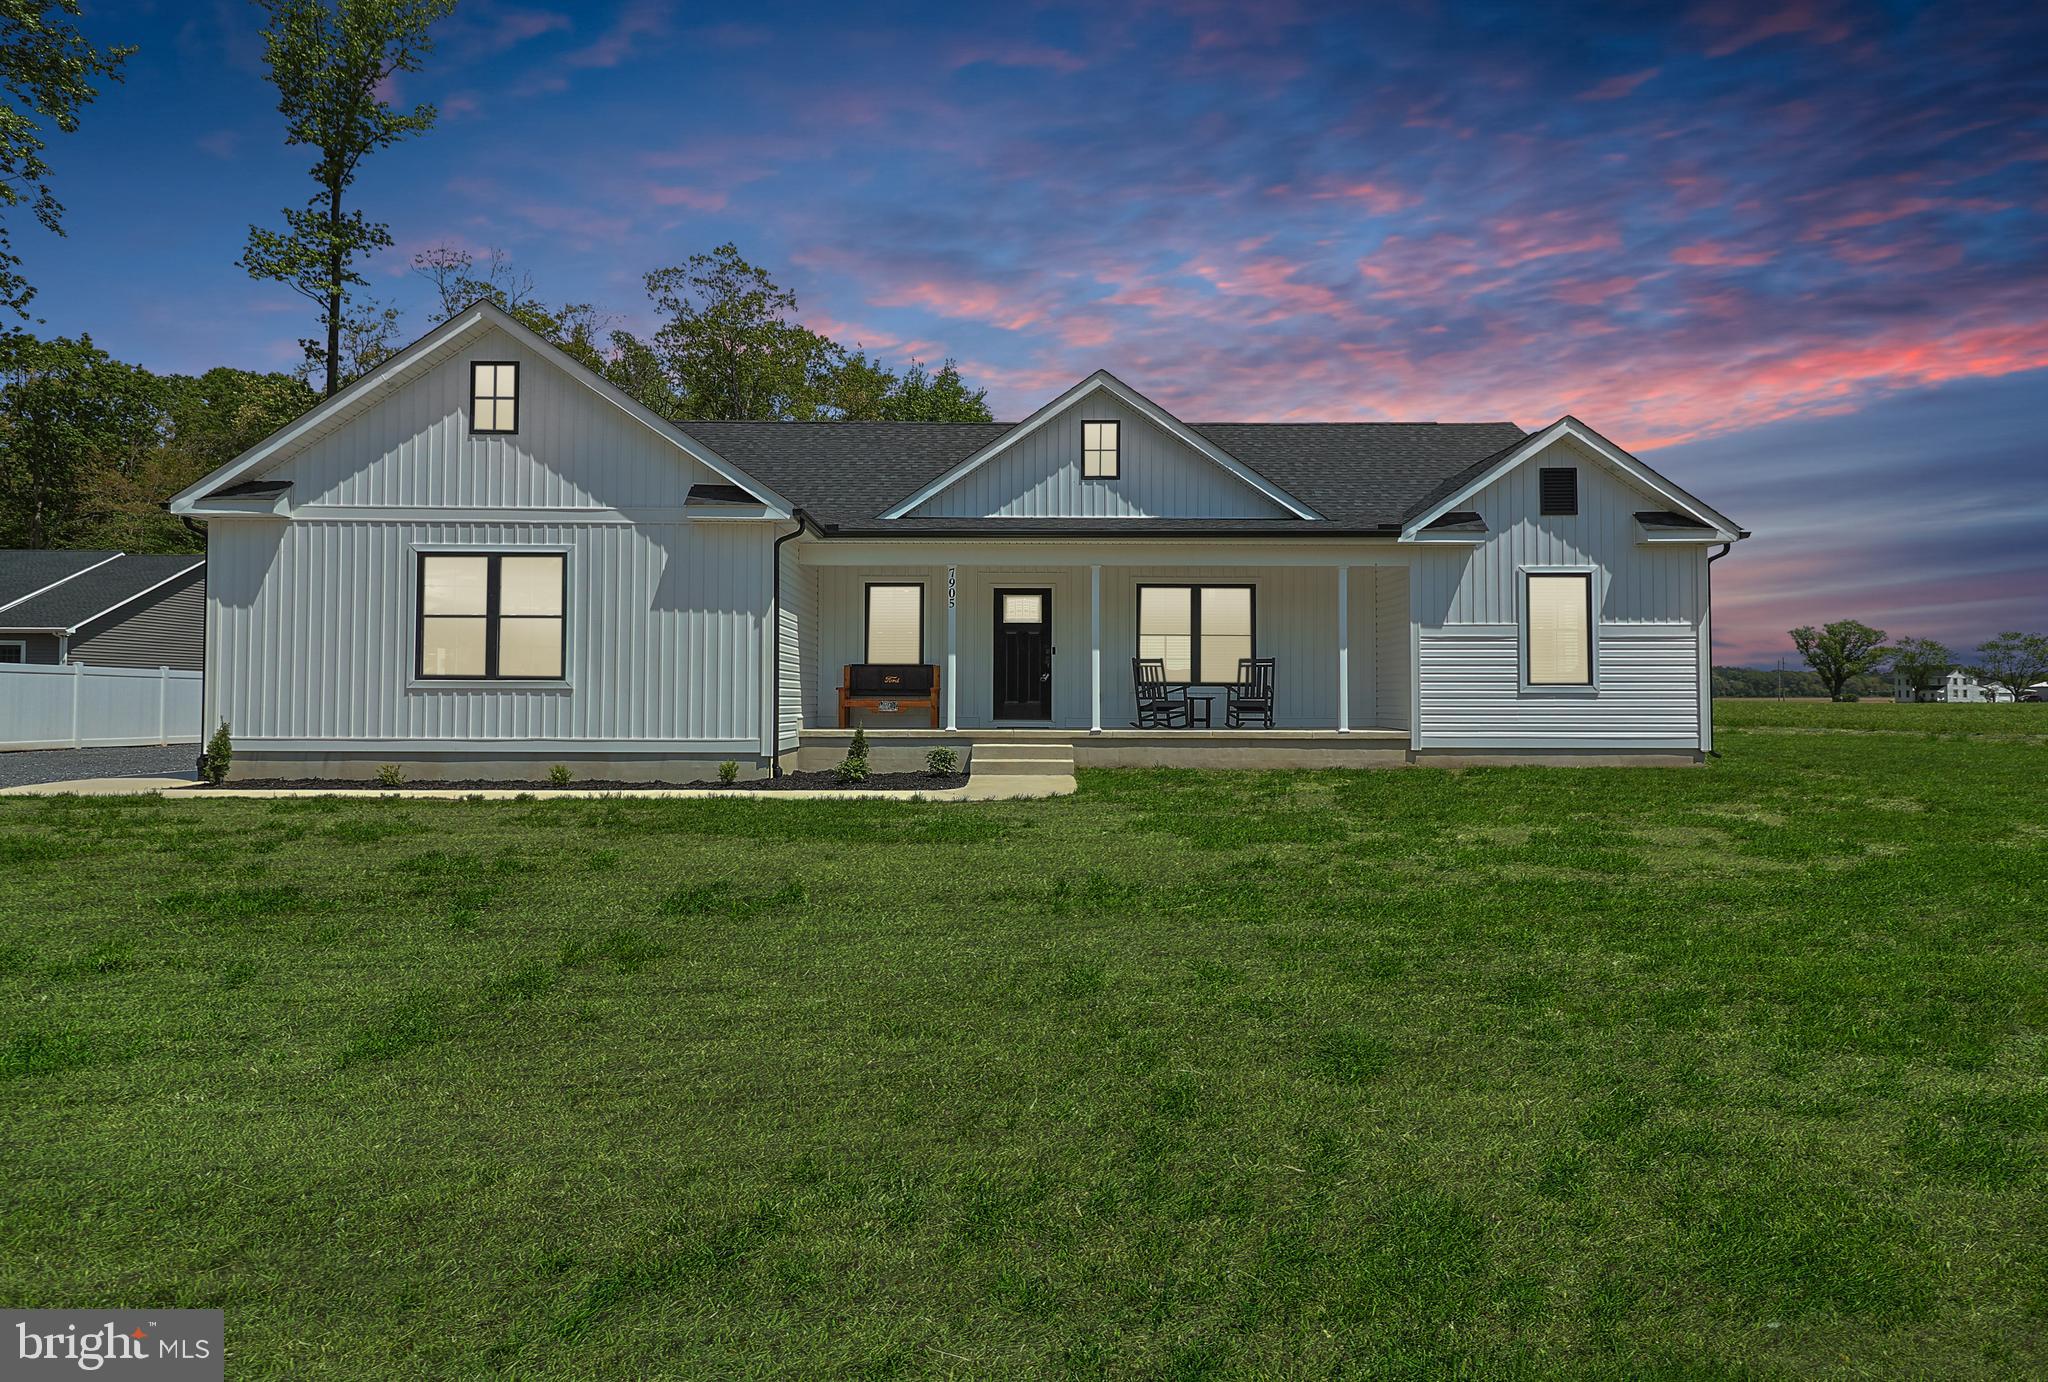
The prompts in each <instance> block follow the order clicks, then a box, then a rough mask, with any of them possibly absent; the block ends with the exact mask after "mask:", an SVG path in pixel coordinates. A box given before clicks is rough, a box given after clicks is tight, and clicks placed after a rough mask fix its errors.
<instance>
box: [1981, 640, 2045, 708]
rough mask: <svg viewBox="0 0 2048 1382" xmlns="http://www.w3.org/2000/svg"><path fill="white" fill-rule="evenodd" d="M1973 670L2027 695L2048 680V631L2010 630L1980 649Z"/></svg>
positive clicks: (1982, 678)
mask: <svg viewBox="0 0 2048 1382" xmlns="http://www.w3.org/2000/svg"><path fill="white" fill-rule="evenodd" d="M1977 658H1978V664H1977V665H1976V666H1975V667H1972V668H1971V669H1970V674H1971V675H1972V676H1974V677H1976V678H1977V680H1979V681H1987V682H1991V683H1993V684H1994V685H1998V686H2003V687H2004V688H2005V689H2006V690H2008V691H2010V692H2012V694H2013V695H2014V696H2015V697H2018V696H2024V695H2025V694H2026V693H2027V688H2028V687H2029V686H2032V685H2033V684H2034V683H2035V682H2037V681H2048V634H2038V633H2020V632H2018V631H2017V630H2008V631H2007V632H2005V633H2001V634H2000V635H1998V637H1996V638H1994V639H1992V640H1991V641H1990V642H1988V643H1984V644H1982V645H1980V646H1979V647H1978V649H1977Z"/></svg>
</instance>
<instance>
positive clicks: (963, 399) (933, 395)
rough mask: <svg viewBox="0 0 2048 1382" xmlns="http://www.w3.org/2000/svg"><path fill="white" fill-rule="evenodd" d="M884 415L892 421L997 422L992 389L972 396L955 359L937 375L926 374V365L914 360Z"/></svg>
mask: <svg viewBox="0 0 2048 1382" xmlns="http://www.w3.org/2000/svg"><path fill="white" fill-rule="evenodd" d="M882 416H883V417H884V418H886V419H888V420H889V421H890V422H993V421H994V420H995V419H994V418H993V417H992V416H991V415H990V413H989V410H988V390H987V389H976V390H974V392H972V393H969V392H968V391H967V385H966V384H965V383H963V382H962V381H961V378H960V371H959V370H958V369H956V368H954V365H953V362H952V361H951V360H948V361H946V363H945V364H943V365H941V366H939V372H938V373H937V374H927V373H925V368H924V365H923V364H922V363H920V362H919V361H916V360H912V361H911V362H910V368H909V369H907V370H905V371H904V372H903V377H902V378H901V379H899V380H897V381H896V384H895V387H894V388H892V389H891V390H890V391H889V394H888V396H887V397H886V398H884V399H883V401H882Z"/></svg>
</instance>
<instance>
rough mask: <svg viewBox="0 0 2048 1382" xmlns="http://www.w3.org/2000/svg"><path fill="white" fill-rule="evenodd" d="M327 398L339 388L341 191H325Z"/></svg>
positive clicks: (338, 189)
mask: <svg viewBox="0 0 2048 1382" xmlns="http://www.w3.org/2000/svg"><path fill="white" fill-rule="evenodd" d="M327 244H328V246H329V248H328V251H327V396H328V397H329V398H332V397H334V394H335V391H336V390H338V389H339V388H340V387H341V187H340V185H339V184H336V185H335V186H333V187H330V188H328V189H327Z"/></svg>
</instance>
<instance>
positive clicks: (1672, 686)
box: [1412, 439, 1707, 750]
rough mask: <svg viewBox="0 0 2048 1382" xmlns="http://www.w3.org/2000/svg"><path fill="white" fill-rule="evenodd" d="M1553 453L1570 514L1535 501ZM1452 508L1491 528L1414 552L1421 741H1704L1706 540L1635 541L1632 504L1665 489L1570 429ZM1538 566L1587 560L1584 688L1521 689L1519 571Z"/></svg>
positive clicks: (1552, 745) (1544, 744) (1453, 744)
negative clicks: (1590, 618) (1640, 484)
mask: <svg viewBox="0 0 2048 1382" xmlns="http://www.w3.org/2000/svg"><path fill="white" fill-rule="evenodd" d="M1557 465H1571V466H1573V467H1575V468H1576V469H1577V471H1578V473H1579V512H1578V513H1577V514H1575V515H1549V516H1546V515H1544V514H1543V513H1542V512H1541V506H1540V503H1539V498H1538V485H1539V483H1540V479H1539V472H1540V470H1541V468H1542V467H1544V466H1557ZM1460 507H1461V508H1470V509H1474V510H1476V511H1477V512H1478V513H1479V514H1480V515H1481V516H1482V517H1483V518H1484V519H1485V520H1486V525H1487V528H1488V530H1489V535H1488V537H1487V538H1486V540H1485V541H1484V542H1481V543H1477V544H1471V545H1466V544H1422V545H1419V546H1418V548H1417V551H1416V563H1415V566H1414V568H1413V572H1414V575H1413V579H1414V582H1415V584H1414V587H1413V590H1412V598H1413V617H1414V620H1415V623H1416V647H1417V658H1418V665H1417V668H1416V673H1417V677H1418V678H1419V683H1420V687H1421V694H1420V697H1419V701H1420V705H1421V722H1420V723H1419V724H1418V725H1417V726H1416V727H1415V740H1414V742H1415V745H1416V747H1418V748H1431V749H1438V748H1472V749H1515V748H1532V749H1561V750H1571V749H1629V748H1643V749H1657V750H1674V749H1677V750H1682V749H1693V748H1700V747H1702V746H1703V745H1702V733H1701V723H1702V721H1701V714H1702V705H1701V689H1700V680H1701V672H1700V631H1701V627H1702V624H1703V621H1704V619H1705V616H1706V608H1707V569H1706V563H1707V552H1706V548H1705V547H1704V546H1703V545H1700V544H1693V543H1687V544H1670V545H1664V546H1651V545H1646V544H1644V543H1642V542H1639V541H1638V540H1637V539H1638V533H1637V530H1636V524H1635V513H1636V511H1637V510H1639V509H1651V508H1663V507H1665V501H1663V500H1660V499H1656V498H1654V497H1652V496H1650V495H1648V494H1646V493H1643V492H1640V491H1638V490H1637V489H1636V488H1635V487H1634V486H1633V485H1632V484H1629V483H1628V482H1626V481H1624V480H1623V479H1621V478H1620V477H1619V476H1618V475H1616V474H1615V473H1614V472H1612V471H1610V470H1609V469H1608V468H1607V467H1606V465H1605V464H1604V463H1603V462H1600V461H1598V460H1596V459H1594V458H1593V456H1592V455H1591V453H1590V452H1587V451H1585V450H1583V449H1581V448H1580V447H1579V446H1578V445H1577V443H1575V442H1572V441H1571V440H1569V439H1566V440H1563V441H1561V442H1559V443H1558V444H1557V445H1555V446H1554V447H1552V448H1550V449H1549V450H1546V451H1545V452H1543V453H1542V454H1540V455H1538V456H1536V457H1534V458H1532V459H1531V460H1529V461H1528V462H1527V463H1526V464H1524V465H1521V466H1519V467H1517V468H1516V469H1515V470H1514V471H1512V472H1510V473H1509V474H1508V475H1505V476H1503V477H1502V478H1501V479H1499V480H1497V481H1496V482H1494V483H1493V484H1491V485H1488V486H1487V487H1486V488H1485V489H1483V490H1481V491H1480V492H1479V493H1478V494H1477V495H1476V496H1475V497H1474V498H1473V499H1472V500H1471V501H1470V502H1469V503H1463V504H1461V505H1460ZM1536 567H1552V568H1557V567H1565V568H1570V567H1589V568H1592V571H1593V607H1594V617H1595V624H1596V630H1597V631H1596V635H1595V640H1594V662H1593V667H1594V689H1593V691H1592V692H1590V693H1587V692H1558V691H1556V690H1553V689H1542V690H1525V689H1524V688H1523V687H1522V684H1521V682H1522V636H1523V631H1522V619H1523V613H1522V608H1521V606H1522V575H1523V573H1524V572H1526V571H1527V570H1529V569H1530V568H1536Z"/></svg>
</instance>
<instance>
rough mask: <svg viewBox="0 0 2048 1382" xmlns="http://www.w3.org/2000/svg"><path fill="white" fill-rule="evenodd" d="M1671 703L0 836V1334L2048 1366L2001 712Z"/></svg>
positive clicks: (236, 1352)
mask: <svg viewBox="0 0 2048 1382" xmlns="http://www.w3.org/2000/svg"><path fill="white" fill-rule="evenodd" d="M1720 710H1721V717H1720V721H1721V728H1722V734H1721V736H1720V748H1721V751H1722V755H1723V756H1722V757H1720V758H1719V759H1716V760H1713V761H1710V762H1709V763H1707V764H1705V765H1703V766H1700V767H1697V768H1685V769H1544V768H1510V769H1478V770H1472V771H1467V772H1463V773H1456V774H1453V773H1447V772H1443V771H1438V770H1434V769H1418V770H1412V771H1380V772H1357V773H1343V772H1317V773H1293V774H1289V773H1219V774H1198V773H1187V772H1084V773H1083V774H1082V776H1081V791H1080V792H1079V793H1078V794H1077V795H1075V796H1072V797H1068V798H1063V799H1059V800H1054V801H1045V802H999V803H977V804H964V805H939V804H915V805H910V804H897V803H889V802H794V801H768V802H763V801H758V800H756V801H731V800H725V801H631V802H626V801H618V802H605V801H563V802H546V803H541V802H527V803H519V802H502V803H494V804H481V803H461V802H455V803H438V802H421V801H384V800H375V799H372V800H349V801H296V802H295V801H276V802H257V801H183V802H174V801H162V800H155V799H127V800H110V799H98V800H92V799H67V798H50V799H33V798H0V1100H4V1102H5V1108H6V1113H5V1119H4V1124H0V1149H4V1155H5V1171H4V1174H0V1301H4V1302H5V1303H7V1304H9V1305H58V1304H63V1305H71V1306H95V1305H106V1306H112V1305H117V1304H127V1305H144V1304H150V1305H192V1306H219V1307H222V1308H224V1309H225V1310H226V1312H227V1339H228V1349H229V1360H230V1361H229V1376H231V1377H238V1378H252V1377H261V1378H270V1377H293V1378H300V1377H337V1378H357V1377H433V1378H440V1377H473V1376H486V1375H497V1376H516V1377H522V1378H541V1377H574V1378H625V1377H652V1376H668V1377H688V1378H698V1377H704V1378H725V1377H764V1376H799V1377H818V1378H841V1377H919V1376H928V1375H941V1376H947V1375H951V1376H958V1377H962V1378H968V1377H1036V1376H1045V1375H1062V1376H1063V1375H1078V1376H1107V1377H1119V1378H1121V1377H1133V1378H1136V1377H1143V1378H1155V1377H1157V1378H1201V1377H1236V1376H1246V1375H1252V1376H1273V1377H1296V1376H1323V1375H1343V1376H1354V1377H1400V1378H1435V1377H1466V1378H1474V1379H1491V1378H1508V1379H1536V1378H1558V1379H1564V1378H1570V1379H1580V1378H1595V1379H1600V1378H1606V1379H1617V1380H1618V1379H1636V1378H1645V1377H1654V1378H1686V1379H1715V1380H1717V1382H1732V1380H1733V1379H1738V1378H1753V1377H1839V1378H1871V1377H1928V1378H1944V1379H1946V1378H1969V1377H2041V1376H2044V1375H2048V926H2044V920H2043V919H2044V918H2048V714H2044V713H2043V712H2044V711H2048V707H2041V706H2024V707H2012V706H1995V707H1972V706H1957V707H1948V706H1910V707H1896V706H1892V705H1885V704H1866V705H1852V706H1825V705H1812V706H1806V705H1796V706H1781V705H1775V704H1772V703H1769V702H1731V701H1724V702H1722V703H1721V706H1720ZM2015 728H2018V729H2019V730H2021V731H2022V732H2021V733H2019V734H2014V733H2013V732H2012V731H2013V730H2014V729H2015ZM1979 729H1981V730H1982V732H1981V733H1978V732H1977V731H1978V730H1979ZM1869 730H1882V731H1888V732H1886V733H1882V734H1872V733H1868V732H1860V731H1869ZM1844 731H1859V732H1844ZM2027 731H2040V732H2041V733H2030V732H2027Z"/></svg>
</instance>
